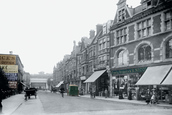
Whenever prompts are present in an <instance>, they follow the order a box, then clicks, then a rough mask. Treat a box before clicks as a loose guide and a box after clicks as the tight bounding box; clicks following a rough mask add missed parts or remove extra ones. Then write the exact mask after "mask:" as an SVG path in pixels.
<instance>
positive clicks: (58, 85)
mask: <svg viewBox="0 0 172 115" xmlns="http://www.w3.org/2000/svg"><path fill="white" fill-rule="evenodd" d="M63 82H64V81H61V82H60V83H59V84H57V85H56V87H60V86H61V85H62V84H63Z"/></svg>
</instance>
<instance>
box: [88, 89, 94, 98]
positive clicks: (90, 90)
mask: <svg viewBox="0 0 172 115" xmlns="http://www.w3.org/2000/svg"><path fill="white" fill-rule="evenodd" d="M89 92H90V98H92V93H93V92H92V88H91V87H90V88H89Z"/></svg>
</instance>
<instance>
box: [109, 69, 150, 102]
mask: <svg viewBox="0 0 172 115" xmlns="http://www.w3.org/2000/svg"><path fill="white" fill-rule="evenodd" d="M146 69H147V67H137V68H129V69H127V68H125V69H119V70H113V71H112V76H113V77H112V90H113V91H112V92H113V96H118V97H119V99H123V98H129V93H131V94H132V95H131V96H132V97H131V98H130V99H137V98H138V97H137V95H138V93H137V92H138V87H137V86H135V84H136V83H137V81H138V80H139V79H140V77H141V76H142V75H143V73H144V72H145V70H146Z"/></svg>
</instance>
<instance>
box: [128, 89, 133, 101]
mask: <svg viewBox="0 0 172 115" xmlns="http://www.w3.org/2000/svg"><path fill="white" fill-rule="evenodd" d="M128 100H132V91H131V88H129V92H128Z"/></svg>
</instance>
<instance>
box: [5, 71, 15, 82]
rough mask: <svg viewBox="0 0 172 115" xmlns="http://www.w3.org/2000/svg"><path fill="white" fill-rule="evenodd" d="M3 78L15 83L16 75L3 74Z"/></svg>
mask: <svg viewBox="0 0 172 115" xmlns="http://www.w3.org/2000/svg"><path fill="white" fill-rule="evenodd" d="M5 76H6V77H7V79H8V80H9V81H17V78H18V74H17V73H5Z"/></svg>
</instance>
